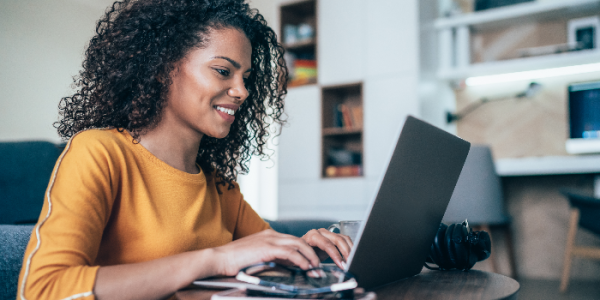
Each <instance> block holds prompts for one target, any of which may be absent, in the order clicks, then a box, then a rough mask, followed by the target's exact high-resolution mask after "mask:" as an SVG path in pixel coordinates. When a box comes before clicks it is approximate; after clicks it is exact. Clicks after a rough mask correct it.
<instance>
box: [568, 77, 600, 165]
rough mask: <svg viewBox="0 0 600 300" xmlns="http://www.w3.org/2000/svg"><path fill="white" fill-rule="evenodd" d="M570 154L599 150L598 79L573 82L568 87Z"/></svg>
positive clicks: (599, 88)
mask: <svg viewBox="0 0 600 300" xmlns="http://www.w3.org/2000/svg"><path fill="white" fill-rule="evenodd" d="M568 97H569V99H568V102H569V139H567V142H566V145H565V146H566V150H567V152H568V153H570V154H583V153H596V152H600V81H593V82H584V83H574V84H571V85H569V88H568Z"/></svg>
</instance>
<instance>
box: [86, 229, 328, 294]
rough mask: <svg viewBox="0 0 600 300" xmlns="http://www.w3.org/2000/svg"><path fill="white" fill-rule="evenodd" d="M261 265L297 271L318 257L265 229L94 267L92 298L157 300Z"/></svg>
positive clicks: (295, 241)
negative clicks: (190, 248)
mask: <svg viewBox="0 0 600 300" xmlns="http://www.w3.org/2000/svg"><path fill="white" fill-rule="evenodd" d="M266 261H287V262H289V263H292V264H294V265H297V266H299V267H301V268H302V269H308V268H310V267H311V266H318V264H319V258H318V257H317V255H316V254H315V252H314V251H313V249H312V247H311V246H309V245H308V244H307V243H306V242H305V241H304V240H302V239H300V238H296V237H294V236H291V235H286V234H281V233H277V232H275V231H273V230H270V229H269V230H265V231H261V232H259V233H256V234H253V235H250V236H247V237H244V238H241V239H239V240H235V241H233V242H231V243H228V244H226V245H224V246H221V247H216V248H210V249H205V250H198V251H192V252H186V253H181V254H177V255H173V256H169V257H164V258H160V259H156V260H152V261H148V262H143V263H136V264H127V265H117V266H108V267H100V269H99V270H98V274H97V278H96V284H95V287H94V294H95V295H96V297H97V298H98V299H161V298H164V297H167V296H169V295H171V294H173V293H174V292H175V291H177V290H179V289H181V288H183V287H185V286H187V285H189V284H190V283H192V282H193V281H194V280H195V279H199V278H205V277H210V276H215V275H227V276H233V275H236V274H237V272H238V271H239V270H240V269H241V268H243V267H245V266H248V265H251V264H253V263H258V262H266Z"/></svg>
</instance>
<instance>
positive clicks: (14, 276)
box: [0, 225, 33, 300]
mask: <svg viewBox="0 0 600 300" xmlns="http://www.w3.org/2000/svg"><path fill="white" fill-rule="evenodd" d="M32 230H33V225H0V300H4V299H15V297H16V295H17V282H18V281H19V272H20V271H21V265H22V264H23V255H24V254H25V247H26V246H27V242H29V236H30V235H31V231H32Z"/></svg>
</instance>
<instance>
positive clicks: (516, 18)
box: [435, 0, 600, 80]
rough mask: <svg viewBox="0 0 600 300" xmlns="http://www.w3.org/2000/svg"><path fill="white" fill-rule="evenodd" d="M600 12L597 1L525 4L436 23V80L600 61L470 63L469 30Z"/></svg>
mask: <svg viewBox="0 0 600 300" xmlns="http://www.w3.org/2000/svg"><path fill="white" fill-rule="evenodd" d="M594 11H596V12H597V13H600V0H569V1H545V2H527V3H521V4H516V5H511V6H506V7H501V8H495V9H490V10H485V11H481V12H473V13H468V14H464V15H458V16H454V17H449V18H441V19H438V20H436V22H435V28H436V30H437V31H438V39H439V47H440V48H439V53H440V55H439V56H440V57H439V60H440V61H439V69H438V77H439V78H440V79H445V80H456V79H463V78H465V77H470V76H480V75H491V74H499V73H508V72H520V71H526V70H535V69H540V68H552V67H564V66H572V65H578V64H586V63H593V62H598V61H600V51H598V50H587V51H578V52H570V53H561V54H553V55H546V56H540V57H528V58H520V59H513V60H506V61H497V62H486V63H477V64H471V51H470V42H471V41H470V40H471V39H470V35H471V34H470V32H471V30H472V29H486V28H500V27H504V26H509V25H515V24H519V23H523V22H532V21H541V20H547V19H552V18H557V17H560V18H568V17H569V16H572V15H581V14H582V13H585V12H590V14H594Z"/></svg>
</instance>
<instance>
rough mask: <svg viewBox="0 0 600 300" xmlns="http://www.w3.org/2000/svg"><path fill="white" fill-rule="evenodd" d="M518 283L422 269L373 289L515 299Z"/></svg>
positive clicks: (393, 299)
mask: <svg viewBox="0 0 600 300" xmlns="http://www.w3.org/2000/svg"><path fill="white" fill-rule="evenodd" d="M519 289H520V285H519V283H518V282H517V281H516V280H514V279H512V278H510V277H507V276H504V275H500V274H496V273H490V272H484V271H479V270H470V271H468V272H463V271H431V270H428V269H423V271H422V272H421V273H420V274H418V275H415V276H413V277H410V278H406V279H403V280H400V281H397V282H394V283H391V284H388V285H386V286H383V287H379V288H376V289H374V290H373V291H374V292H375V293H376V294H377V299H378V300H400V299H402V300H409V299H419V300H420V299H428V300H437V299H440V300H452V299H461V300H470V299H486V300H487V299H517V293H518V291H519ZM217 292H219V291H217V290H206V289H197V288H192V289H187V290H182V291H179V292H177V294H176V297H177V299H180V300H209V299H210V297H211V296H212V295H213V294H215V293H217Z"/></svg>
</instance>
